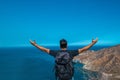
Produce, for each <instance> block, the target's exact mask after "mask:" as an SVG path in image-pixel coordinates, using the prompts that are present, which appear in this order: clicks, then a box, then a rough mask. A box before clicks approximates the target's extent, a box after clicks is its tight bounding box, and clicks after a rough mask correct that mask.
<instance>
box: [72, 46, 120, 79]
mask: <svg viewBox="0 0 120 80" xmlns="http://www.w3.org/2000/svg"><path fill="white" fill-rule="evenodd" d="M74 60H77V61H79V62H80V63H83V64H85V65H84V67H83V68H84V69H87V70H91V71H97V72H99V73H100V75H101V77H100V78H99V80H120V45H117V46H113V47H110V48H104V49H101V50H98V51H86V52H84V53H82V54H80V55H79V56H76V57H75V58H74Z"/></svg>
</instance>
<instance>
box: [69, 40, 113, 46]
mask: <svg viewBox="0 0 120 80" xmlns="http://www.w3.org/2000/svg"><path fill="white" fill-rule="evenodd" d="M91 42H92V41H91V40H85V41H80V42H73V43H69V45H71V46H73V45H75V46H77V45H88V44H90V43H91ZM112 44H115V43H114V42H112V41H107V40H99V41H98V42H97V43H96V45H112Z"/></svg>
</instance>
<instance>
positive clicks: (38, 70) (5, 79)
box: [0, 46, 109, 80]
mask: <svg viewBox="0 0 120 80" xmlns="http://www.w3.org/2000/svg"><path fill="white" fill-rule="evenodd" d="M81 47H82V46H71V47H68V49H69V50H71V49H72V50H74V49H78V48H81ZM107 47H109V46H94V47H92V48H91V50H99V49H102V48H107ZM46 48H50V49H52V50H54V49H55V50H58V49H59V47H55V46H54V47H50V46H46ZM74 67H75V74H74V80H88V77H87V76H88V75H86V74H87V72H85V71H83V68H82V67H83V64H79V63H75V64H74ZM0 80H55V76H54V58H53V57H52V56H50V55H48V54H47V53H44V52H42V51H40V50H39V49H37V48H35V47H9V48H0Z"/></svg>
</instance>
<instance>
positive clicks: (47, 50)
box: [30, 40, 50, 53]
mask: <svg viewBox="0 0 120 80" xmlns="http://www.w3.org/2000/svg"><path fill="white" fill-rule="evenodd" d="M30 43H31V44H32V45H33V46H35V47H37V48H38V49H40V50H41V51H44V52H46V53H50V49H47V48H44V47H42V46H39V45H38V44H37V43H36V42H35V41H32V40H30Z"/></svg>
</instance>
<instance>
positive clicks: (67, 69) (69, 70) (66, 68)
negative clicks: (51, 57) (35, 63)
mask: <svg viewBox="0 0 120 80" xmlns="http://www.w3.org/2000/svg"><path fill="white" fill-rule="evenodd" d="M55 63H56V64H55V75H56V79H57V78H58V79H60V80H69V79H72V76H73V71H74V70H73V66H72V59H71V57H70V54H69V53H68V52H67V51H61V52H58V53H57V55H56V58H55Z"/></svg>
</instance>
